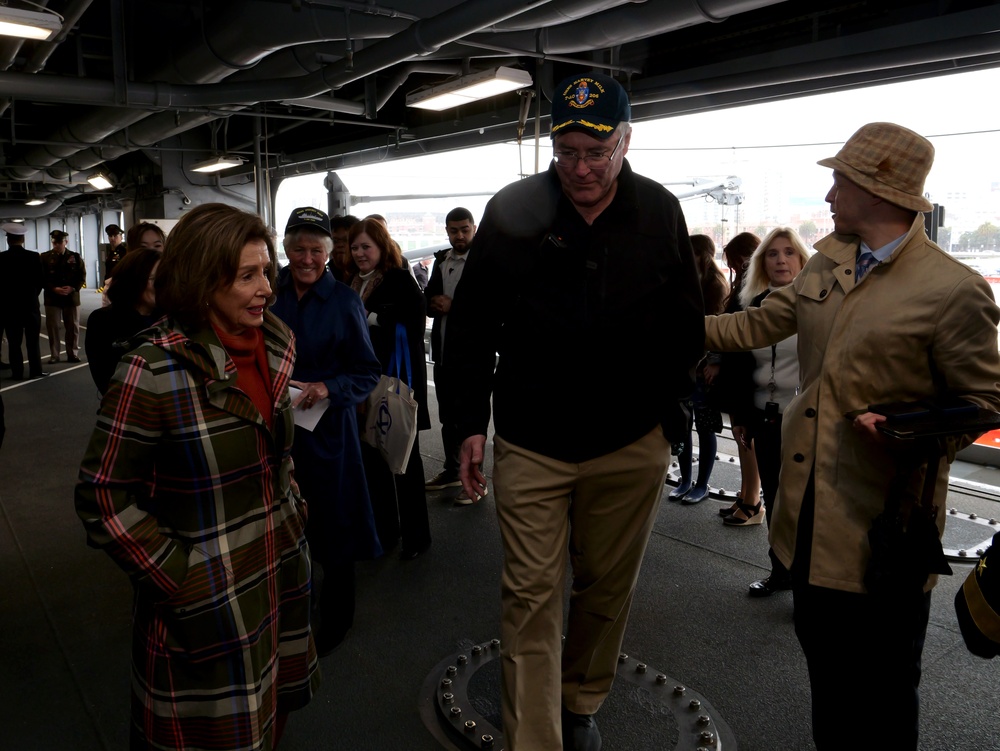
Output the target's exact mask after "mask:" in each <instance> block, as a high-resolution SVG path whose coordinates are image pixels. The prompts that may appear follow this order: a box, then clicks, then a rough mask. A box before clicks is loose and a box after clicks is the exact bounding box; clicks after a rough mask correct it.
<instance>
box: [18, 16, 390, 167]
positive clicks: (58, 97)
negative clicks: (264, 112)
mask: <svg viewBox="0 0 1000 751" xmlns="http://www.w3.org/2000/svg"><path fill="white" fill-rule="evenodd" d="M88 1H89V0H74V7H76V6H78V5H81V4H83V3H84V2H88ZM250 4H251V3H249V2H246V1H245V0H243V1H241V2H234V3H232V4H231V5H230V6H229V7H227V8H226V9H224V10H223V11H220V13H219V18H220V23H218V24H217V29H221V31H220V32H218V33H216V34H215V35H208V36H206V37H205V39H203V38H202V35H201V34H192V35H191V37H192V38H193V40H192V41H191V43H190V44H189V46H188V47H187V48H186V49H184V50H182V51H176V50H175V49H174V48H173V47H169V46H168V49H169V50H171V51H173V53H174V54H173V55H172V57H171V59H170V60H169V61H168V63H167V64H165V65H162V66H160V68H159V70H157V71H155V72H154V73H153V74H152V80H182V81H190V82H192V83H199V84H204V83H211V82H214V81H219V80H222V79H224V78H225V77H227V76H228V75H230V74H231V73H232V72H233V71H234V70H240V69H242V68H243V67H245V66H247V65H252V64H254V63H255V62H257V61H258V60H260V59H262V58H263V57H266V56H267V55H269V54H270V53H271V52H273V51H274V50H275V49H279V48H280V47H282V46H285V45H294V44H299V43H304V42H314V41H316V40H317V39H323V38H327V37H331V36H333V35H336V34H340V35H343V34H344V33H345V24H346V21H345V19H344V17H343V14H339V13H334V12H332V11H330V10H329V9H317V8H314V7H312V6H304V8H303V10H302V11H300V12H292V11H291V10H290V8H289V7H288V6H285V5H276V4H275V3H270V2H264V1H262V0H257V1H256V2H252V4H253V5H254V6H256V7H254V8H252V9H248V7H247V6H248V5H250ZM81 12H82V11H81ZM251 12H252V13H260V14H263V15H262V16H260V18H262V19H263V21H264V22H263V23H256V24H233V23H232V22H231V20H232V18H235V17H249V15H246V16H244V14H249V13H251ZM386 23H387V19H384V18H382V19H378V21H377V22H376V21H372V20H371V19H366V18H364V17H361V16H359V17H357V18H355V17H354V16H352V18H351V32H352V34H361V35H363V34H379V35H382V34H385V33H386V31H385V28H386V26H385V25H386ZM390 23H393V22H390ZM398 23H399V25H400V27H401V28H402V27H405V25H406V24H408V23H409V22H408V21H405V20H399V21H398ZM257 29H260V34H259V37H250V38H249V39H248V37H247V35H248V33H250V32H251V31H254V32H255V31H256V30H257ZM60 38H62V35H60ZM334 38H336V37H334ZM276 39H277V40H280V41H279V42H278V43H277V44H276V42H275V40H276ZM115 54H120V52H116V53H115ZM47 57H48V56H46V59H47ZM0 76H4V78H3V79H2V80H0V95H8V96H11V97H14V98H18V97H24V98H29V99H32V100H33V101H52V102H69V103H76V104H92V105H93V104H101V103H105V102H109V101H115V100H116V95H117V92H116V91H115V89H114V84H113V83H112V82H104V81H92V80H91V81H88V80H87V79H79V78H70V79H63V78H50V77H47V76H34V75H27V74H21V76H14V75H13V74H0ZM136 86H139V85H138V84H129V100H130V102H135V98H134V97H133V96H132V94H133V90H134V88H135V87H136ZM155 89H156V87H155V86H154V87H153V89H152V90H151V89H149V88H148V87H143V90H144V91H145V92H146V94H147V96H146V99H147V100H157V99H161V98H162V97H160V96H157V95H156V94H155ZM151 91H152V92H153V93H150V92H151ZM264 98H265V97H260V98H256V99H252V100H251V101H252V102H253V103H255V102H257V101H261V100H263V99H264ZM135 103H136V104H138V105H139V106H142V102H135ZM226 103H227V102H218V101H213V102H211V104H213V105H220V104H226ZM151 114H152V113H150V112H143V111H141V110H135V109H126V108H118V107H98V108H95V109H94V110H93V111H92V112H90V113H85V114H82V115H81V116H80V117H77V118H74V120H73V123H72V128H71V132H66V126H63V127H61V128H59V129H58V130H57V131H56V132H54V133H49V134H47V135H46V136H45V137H43V138H42V139H40V140H44V141H53V142H66V141H71V142H78V143H94V144H97V143H102V142H105V141H107V140H109V139H110V137H111V136H112V135H113V134H115V133H118V132H119V131H121V130H122V129H123V128H127V127H129V126H133V125H135V124H136V123H138V122H139V121H141V120H143V119H145V118H148V117H150V115H151ZM170 119H171V118H159V119H158V120H157V123H158V124H159V127H160V128H164V127H166V126H167V125H168V124H169V122H170ZM199 124H200V123H199ZM189 127H195V126H194V125H191V126H189ZM171 129H172V126H171V127H169V128H167V131H169V130H171ZM154 130H155V128H154V127H151V128H149V131H150V132H152V131H154ZM161 137H166V135H163V136H161ZM156 140H159V139H158V138H152V139H151V140H150V141H149V143H152V142H154V141H156ZM76 150H77V149H74V148H66V149H58V150H55V151H53V150H50V149H48V148H35V149H30V150H29V151H28V152H27V153H25V154H24V155H23V156H21V157H20V158H19V159H18V160H17V162H18V163H17V164H11V165H8V166H7V168H6V169H4V170H3V171H2V173H3V174H5V175H7V176H9V178H10V179H14V180H27V179H31V178H37V176H38V175H39V174H40V172H41V171H42V170H45V169H51V170H53V171H55V172H57V173H58V172H61V171H64V169H63V168H64V165H63V164H60V160H62V159H65V158H67V157H69V156H71V155H73V154H74V153H76ZM128 150H131V149H126V151H128ZM106 153H107V154H109V156H106V157H101V158H98V159H96V160H95V157H94V156H93V155H88V156H80V157H79V158H78V159H76V160H75V162H76V164H78V165H83V164H89V165H90V166H94V165H95V164H97V163H99V162H100V161H103V160H104V159H105V158H107V159H111V158H114V157H112V156H110V154H111V153H113V151H111V150H109V151H107V152H106ZM121 153H125V151H123V152H121ZM119 155H120V154H119ZM78 168H86V167H78Z"/></svg>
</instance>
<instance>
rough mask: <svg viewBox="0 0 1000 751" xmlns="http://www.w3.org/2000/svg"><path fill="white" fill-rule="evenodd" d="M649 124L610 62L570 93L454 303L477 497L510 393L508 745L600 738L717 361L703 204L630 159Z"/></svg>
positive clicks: (504, 441) (560, 98) (491, 220)
mask: <svg viewBox="0 0 1000 751" xmlns="http://www.w3.org/2000/svg"><path fill="white" fill-rule="evenodd" d="M629 119H630V106H629V101H628V96H627V95H626V93H625V90H624V89H623V88H622V87H621V85H620V84H619V83H618V82H617V81H615V80H614V79H613V78H610V77H609V76H605V75H601V74H597V73H593V74H587V75H577V76H573V77H572V78H570V79H568V80H566V81H564V82H563V83H562V84H560V85H559V86H557V87H556V89H555V92H554V97H553V101H552V141H553V154H554V159H553V161H552V164H551V165H550V166H549V169H548V170H547V171H546V172H545V173H543V174H539V175H534V176H532V177H529V178H527V179H526V180H522V181H519V182H517V183H514V184H512V185H508V186H507V187H506V188H504V189H503V190H501V191H500V192H499V193H498V194H497V195H496V196H494V198H493V199H492V200H491V201H490V203H489V204H488V205H487V207H486V211H485V213H484V215H483V219H482V224H481V226H480V228H479V231H478V232H477V233H476V238H475V240H474V241H473V246H472V250H471V251H470V252H469V260H468V261H467V262H466V267H465V270H464V272H463V273H462V281H461V283H460V284H459V285H458V287H457V288H456V290H455V296H454V301H453V303H452V308H451V311H450V312H449V314H448V336H447V338H446V340H445V352H444V359H445V361H446V362H451V363H454V364H455V375H454V379H453V383H455V386H456V405H455V406H456V409H455V415H456V417H457V420H458V434H459V436H460V438H462V439H463V444H462V449H461V453H460V462H461V468H460V470H459V472H460V477H461V479H462V486H463V489H464V491H465V493H466V494H467V496H468V497H469V498H470V499H473V500H479V499H482V498H483V497H484V496H486V479H485V477H484V476H483V474H482V471H481V469H480V467H481V465H482V461H483V458H484V450H485V444H486V430H487V425H488V424H489V421H490V396H491V393H492V396H493V416H494V423H495V426H496V436H495V439H494V474H493V490H494V493H493V494H492V496H490V497H492V498H494V499H495V504H496V509H497V516H498V518H499V522H500V532H501V537H502V541H503V546H504V569H503V576H502V594H501V610H502V613H501V627H500V629H501V630H500V636H501V639H500V643H501V646H500V651H501V666H502V667H501V672H502V688H501V704H502V711H503V730H504V739H505V748H507V749H508V751H538V750H541V749H545V750H546V751H549V750H550V749H560V748H565V749H577V750H580V751H596V749H599V748H600V745H601V737H600V733H599V732H598V730H597V726H596V724H595V722H594V719H593V715H594V713H595V712H597V710H598V709H599V708H600V706H601V704H602V703H603V701H604V699H605V697H606V696H607V695H608V693H609V691H610V689H611V683H612V680H613V678H614V675H615V670H616V668H617V664H618V654H619V652H620V648H621V643H622V638H623V635H624V632H625V624H626V622H627V620H628V612H629V606H630V605H631V602H632V596H633V593H634V592H635V585H636V580H637V578H638V573H639V565H640V563H641V561H642V555H643V551H644V550H645V547H646V542H647V540H648V539H649V534H650V531H651V530H652V526H653V522H654V519H655V517H656V511H657V508H658V504H659V500H660V495H661V494H662V492H663V480H664V477H665V476H666V472H667V465H668V462H669V460H670V440H671V439H676V437H677V436H679V435H680V434H682V433H683V432H684V431H685V427H686V420H685V417H684V415H683V413H682V412H681V409H680V405H679V400H680V399H681V398H682V397H685V396H686V395H687V394H689V393H690V388H691V382H690V378H689V376H688V371H689V369H691V368H692V367H693V366H694V365H695V363H696V362H697V361H698V359H699V358H700V357H701V355H702V351H701V350H702V338H703V337H702V322H703V320H704V309H703V304H702V301H701V291H700V290H701V288H700V284H699V282H698V276H697V271H696V270H695V267H694V257H693V253H692V250H691V243H690V241H689V239H688V233H687V227H686V225H685V223H684V216H683V215H682V214H681V210H680V206H679V204H678V202H677V199H676V198H675V197H674V196H673V195H671V194H670V193H669V192H668V191H666V190H665V189H664V188H663V187H662V186H660V185H659V184H657V183H654V182H653V181H652V180H648V179H646V178H643V177H640V176H639V175H636V174H635V173H633V172H632V170H631V168H630V166H629V164H628V162H627V161H626V160H625V154H626V153H627V152H628V148H629V141H630V139H631V126H630V125H629ZM667 335H670V336H671V341H670V343H669V344H668V345H665V344H664V343H663V342H662V340H661V337H664V336H667ZM498 352H499V353H500V359H499V364H498V365H497V366H496V372H495V374H494V364H495V362H496V359H495V358H496V353H498ZM643 383H647V384H649V386H650V387H649V388H648V389H645V390H643V389H642V388H641V384H643ZM621 389H624V390H625V392H624V394H625V395H624V396H623V395H622V392H621ZM636 390H639V391H643V392H644V393H643V394H642V395H641V396H639V394H638V392H637V391H636ZM567 563H569V564H570V565H571V566H572V572H573V587H572V592H571V595H570V605H569V621H568V626H567V628H566V641H565V645H563V644H561V643H560V639H561V636H562V633H563V613H564V610H563V592H564V589H565V577H566V568H567Z"/></svg>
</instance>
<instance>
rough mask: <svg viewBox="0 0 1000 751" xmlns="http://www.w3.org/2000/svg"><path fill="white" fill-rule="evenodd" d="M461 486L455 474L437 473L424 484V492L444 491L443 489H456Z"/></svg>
mask: <svg viewBox="0 0 1000 751" xmlns="http://www.w3.org/2000/svg"><path fill="white" fill-rule="evenodd" d="M461 484H462V481H461V480H459V479H458V475H457V474H456V473H455V472H445V471H442V472H438V473H437V474H436V475H434V477H432V478H431V479H429V480H428V481H427V482H425V483H424V490H444V489H445V488H457V487H459V486H460V485H461Z"/></svg>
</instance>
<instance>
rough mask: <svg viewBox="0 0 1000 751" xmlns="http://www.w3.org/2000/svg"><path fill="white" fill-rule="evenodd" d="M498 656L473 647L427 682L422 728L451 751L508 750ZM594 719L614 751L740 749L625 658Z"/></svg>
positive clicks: (668, 683) (722, 729)
mask: <svg viewBox="0 0 1000 751" xmlns="http://www.w3.org/2000/svg"><path fill="white" fill-rule="evenodd" d="M499 657H500V641H499V640H498V639H493V640H491V641H488V642H484V643H481V644H475V645H472V646H471V648H470V649H468V650H467V651H463V652H462V653H459V654H454V655H451V656H449V657H447V658H445V659H444V660H442V661H441V662H440V663H438V665H436V666H435V668H434V670H432V671H431V673H430V674H429V675H428V677H427V680H426V681H425V682H424V686H423V689H422V693H421V700H420V705H421V716H422V719H423V721H424V725H425V726H427V729H428V730H429V731H430V732H431V734H432V735H433V736H434V737H435V738H437V739H438V740H439V741H440V742H441V743H442V746H443V747H445V748H447V749H449V750H450V751H472V749H492V750H493V751H501V750H502V749H503V748H504V737H503V731H502V729H501V727H500V722H501V720H500V660H499ZM432 707H433V709H434V711H433V712H432V711H430V710H431V708H432ZM602 717H604V718H605V719H606V720H607V722H604V723H602V722H601V718H602ZM597 720H598V724H599V726H600V727H602V728H604V730H603V732H604V734H605V735H610V734H611V732H612V730H611V729H612V728H613V732H614V737H615V745H616V746H619V747H621V748H631V749H634V750H635V751H641V750H642V749H646V748H648V749H673V751H710V750H711V751H724V750H725V751H730V749H733V750H735V749H736V748H737V746H736V738H735V736H734V735H733V733H732V730H731V729H730V728H729V726H728V725H727V724H726V722H725V721H724V720H723V719H722V718H721V717H720V716H719V713H718V712H717V711H716V710H715V709H714V708H713V707H712V705H711V704H710V703H709V701H708V700H707V699H706V698H705V697H704V696H703V695H702V694H700V693H698V692H697V691H695V690H694V689H692V688H690V687H687V686H685V685H683V684H682V683H681V682H679V681H677V680H676V679H674V678H671V677H669V676H668V675H666V673H663V672H662V671H659V670H656V669H655V668H652V667H650V666H648V665H646V664H644V663H642V662H640V661H638V660H636V659H634V658H632V657H629V656H628V655H627V654H622V655H620V656H619V658H618V670H617V675H616V680H615V683H614V687H613V688H612V690H611V694H610V696H609V697H608V699H607V701H606V702H605V704H604V706H603V707H602V708H601V712H600V714H598V715H597ZM619 736H623V737H619Z"/></svg>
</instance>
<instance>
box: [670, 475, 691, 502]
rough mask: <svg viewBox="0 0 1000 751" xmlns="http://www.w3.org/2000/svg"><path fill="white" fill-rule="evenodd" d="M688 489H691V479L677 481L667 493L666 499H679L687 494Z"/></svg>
mask: <svg viewBox="0 0 1000 751" xmlns="http://www.w3.org/2000/svg"><path fill="white" fill-rule="evenodd" d="M690 489H691V481H690V480H688V481H687V482H679V483H677V487H676V488H674V489H673V490H671V491H670V492H669V493H668V494H667V499H668V500H671V501H679V500H680V499H681V498H683V497H684V496H685V495H687V492H688V491H689V490H690Z"/></svg>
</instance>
